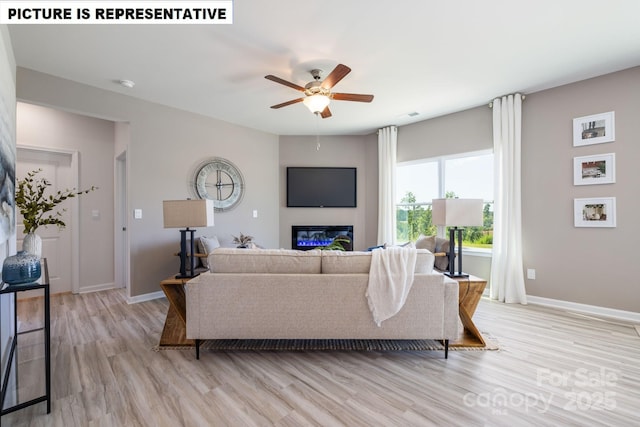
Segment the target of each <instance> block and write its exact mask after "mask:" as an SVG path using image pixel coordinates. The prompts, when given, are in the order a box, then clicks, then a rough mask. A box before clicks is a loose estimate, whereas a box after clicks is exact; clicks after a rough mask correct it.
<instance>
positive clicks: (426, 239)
mask: <svg viewBox="0 0 640 427" xmlns="http://www.w3.org/2000/svg"><path fill="white" fill-rule="evenodd" d="M416 249H426V250H428V251H429V252H437V251H436V236H424V235H422V234H421V235H420V236H418V238H417V239H416Z"/></svg>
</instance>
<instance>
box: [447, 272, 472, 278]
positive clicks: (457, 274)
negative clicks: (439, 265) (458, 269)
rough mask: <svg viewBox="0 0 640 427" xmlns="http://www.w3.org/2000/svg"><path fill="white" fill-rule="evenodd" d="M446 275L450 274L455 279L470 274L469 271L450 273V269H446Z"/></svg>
mask: <svg viewBox="0 0 640 427" xmlns="http://www.w3.org/2000/svg"><path fill="white" fill-rule="evenodd" d="M444 275H445V276H449V277H451V278H453V279H459V278H461V277H469V275H468V274H467V273H450V272H448V271H445V272H444Z"/></svg>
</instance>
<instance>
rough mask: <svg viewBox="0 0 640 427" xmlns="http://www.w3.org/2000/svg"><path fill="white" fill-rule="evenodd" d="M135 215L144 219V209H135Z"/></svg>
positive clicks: (136, 217)
mask: <svg viewBox="0 0 640 427" xmlns="http://www.w3.org/2000/svg"><path fill="white" fill-rule="evenodd" d="M133 217H134V218H135V219H142V209H134V210H133Z"/></svg>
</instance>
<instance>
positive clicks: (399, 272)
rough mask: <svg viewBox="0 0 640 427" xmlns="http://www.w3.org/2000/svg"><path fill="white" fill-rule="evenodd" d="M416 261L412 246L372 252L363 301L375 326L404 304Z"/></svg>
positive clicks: (414, 250)
mask: <svg viewBox="0 0 640 427" xmlns="http://www.w3.org/2000/svg"><path fill="white" fill-rule="evenodd" d="M416 258H417V250H416V248H415V247H413V246H410V247H389V248H387V249H374V250H373V252H372V254H371V268H370V270H369V284H368V286H367V293H366V297H367V301H368V302H369V309H370V310H371V314H373V320H374V322H376V325H378V326H380V325H381V324H382V321H383V320H387V319H388V318H390V317H391V316H393V315H395V314H396V313H397V312H399V311H400V309H401V308H402V306H403V305H404V302H405V301H406V300H407V295H409V291H410V290H411V285H413V274H414V271H415V268H416Z"/></svg>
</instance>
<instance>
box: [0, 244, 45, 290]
mask: <svg viewBox="0 0 640 427" xmlns="http://www.w3.org/2000/svg"><path fill="white" fill-rule="evenodd" d="M41 274H42V271H41V269H40V258H38V257H37V256H35V255H33V254H30V253H28V252H25V251H19V252H18V253H17V254H16V255H12V256H10V257H7V258H5V260H4V263H3V264H2V281H3V282H4V283H8V284H10V285H22V284H25V283H31V282H35V281H36V280H38V279H39V278H40V275H41Z"/></svg>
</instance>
